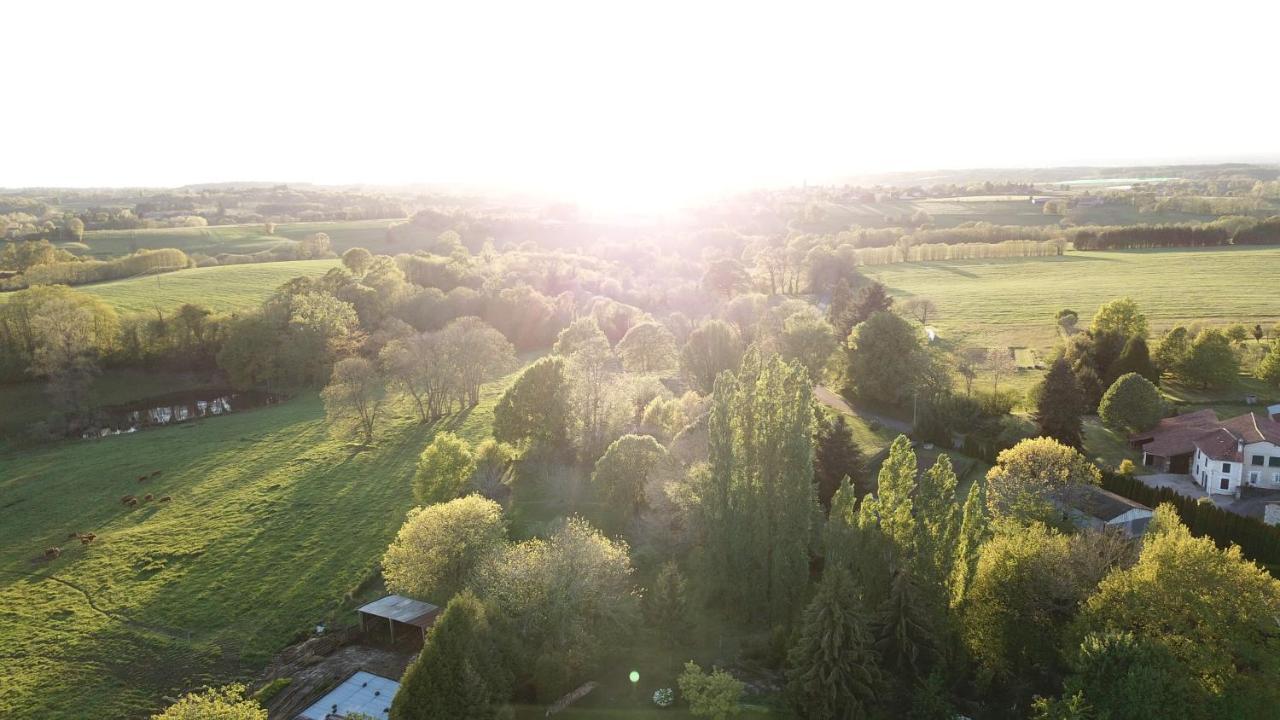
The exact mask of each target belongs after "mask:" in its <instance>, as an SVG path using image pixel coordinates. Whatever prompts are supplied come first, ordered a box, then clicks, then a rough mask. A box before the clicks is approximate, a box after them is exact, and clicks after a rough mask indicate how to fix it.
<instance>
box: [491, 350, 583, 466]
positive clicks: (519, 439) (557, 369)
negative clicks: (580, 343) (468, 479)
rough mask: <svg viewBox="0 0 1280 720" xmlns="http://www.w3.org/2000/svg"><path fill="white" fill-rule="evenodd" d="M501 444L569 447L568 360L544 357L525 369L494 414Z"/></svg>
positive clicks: (548, 447) (550, 447)
mask: <svg viewBox="0 0 1280 720" xmlns="http://www.w3.org/2000/svg"><path fill="white" fill-rule="evenodd" d="M493 436H494V437H495V438H497V439H498V440H499V441H500V442H505V443H511V444H513V445H521V444H523V445H526V446H533V447H540V448H546V449H551V450H555V451H560V450H564V449H565V448H567V447H568V444H569V387H568V384H567V383H566V382H565V376H564V359H563V358H560V357H544V358H541V359H539V360H538V361H537V362H535V363H534V364H532V365H530V366H529V367H527V368H525V369H524V372H522V373H520V377H518V378H516V381H515V382H514V383H512V385H511V387H509V388H507V391H506V392H504V393H503V394H502V398H501V399H500V400H499V401H498V405H497V407H495V408H494V411H493Z"/></svg>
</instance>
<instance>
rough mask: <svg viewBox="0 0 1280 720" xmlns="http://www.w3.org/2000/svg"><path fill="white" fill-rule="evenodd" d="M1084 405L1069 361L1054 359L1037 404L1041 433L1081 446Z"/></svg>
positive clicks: (1036, 418)
mask: <svg viewBox="0 0 1280 720" xmlns="http://www.w3.org/2000/svg"><path fill="white" fill-rule="evenodd" d="M1143 347H1144V348H1145V345H1144V346H1143ZM1084 402H1085V398H1084V393H1083V392H1082V390H1081V387H1080V383H1079V382H1078V381H1077V380H1076V376H1075V375H1073V374H1072V372H1071V368H1069V367H1067V361H1066V360H1063V359H1062V358H1059V359H1057V360H1054V361H1053V365H1051V366H1050V367H1049V372H1048V374H1046V375H1045V377H1044V385H1042V386H1041V390H1040V398H1039V400H1038V401H1037V402H1036V412H1035V416H1034V417H1035V421H1036V425H1037V426H1038V427H1039V429H1040V434H1041V435H1043V436H1044V437H1051V438H1053V439H1054V440H1057V441H1058V442H1060V443H1062V444H1063V445H1066V446H1068V447H1073V448H1079V447H1081V446H1082V444H1083V439H1082V437H1081V428H1082V427H1083V425H1082V419H1081V417H1082V416H1083V415H1084V410H1085V408H1084Z"/></svg>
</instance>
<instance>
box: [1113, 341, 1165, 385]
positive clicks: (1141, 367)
mask: <svg viewBox="0 0 1280 720" xmlns="http://www.w3.org/2000/svg"><path fill="white" fill-rule="evenodd" d="M1125 373H1138V374H1139V375H1141V376H1142V377H1144V378H1146V379H1148V380H1150V381H1151V383H1152V384H1154V385H1159V384H1160V370H1159V368H1157V367H1156V364H1155V363H1154V362H1152V361H1151V356H1150V354H1149V353H1148V351H1147V341H1146V340H1144V339H1143V338H1142V336H1140V335H1134V336H1133V337H1131V338H1129V339H1128V340H1126V341H1125V344H1124V350H1122V351H1121V352H1120V357H1118V358H1116V361H1115V362H1114V363H1112V364H1111V367H1110V368H1109V370H1108V374H1109V375H1110V376H1112V377H1117V378H1118V377H1120V376H1121V375H1124V374H1125Z"/></svg>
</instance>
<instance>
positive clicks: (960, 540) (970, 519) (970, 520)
mask: <svg viewBox="0 0 1280 720" xmlns="http://www.w3.org/2000/svg"><path fill="white" fill-rule="evenodd" d="M986 539H987V494H986V484H985V483H983V482H975V483H973V484H971V485H970V486H969V495H968V497H966V498H965V501H964V511H963V512H962V514H961V519H960V530H959V532H958V533H957V534H956V544H955V556H954V557H953V558H952V560H951V577H950V578H949V579H948V586H949V589H950V596H951V602H950V605H951V607H952V608H956V607H959V606H960V605H961V604H962V603H963V602H964V598H965V595H966V594H967V593H968V592H969V584H970V582H971V581H972V580H973V573H974V571H975V570H976V569H977V565H978V550H979V548H981V547H982V543H983V542H985V541H986Z"/></svg>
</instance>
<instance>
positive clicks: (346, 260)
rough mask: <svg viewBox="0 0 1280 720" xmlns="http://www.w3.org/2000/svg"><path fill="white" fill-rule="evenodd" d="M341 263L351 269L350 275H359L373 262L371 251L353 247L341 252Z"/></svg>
mask: <svg viewBox="0 0 1280 720" xmlns="http://www.w3.org/2000/svg"><path fill="white" fill-rule="evenodd" d="M342 264H343V266H345V267H346V268H347V269H348V270H350V271H351V274H352V275H355V276H356V277H360V276H362V275H364V274H365V272H366V271H367V270H368V269H369V266H370V265H372V264H373V253H371V252H369V251H368V250H365V249H364V248H362V247H353V248H351V249H350V250H348V251H346V252H344V253H342Z"/></svg>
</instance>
